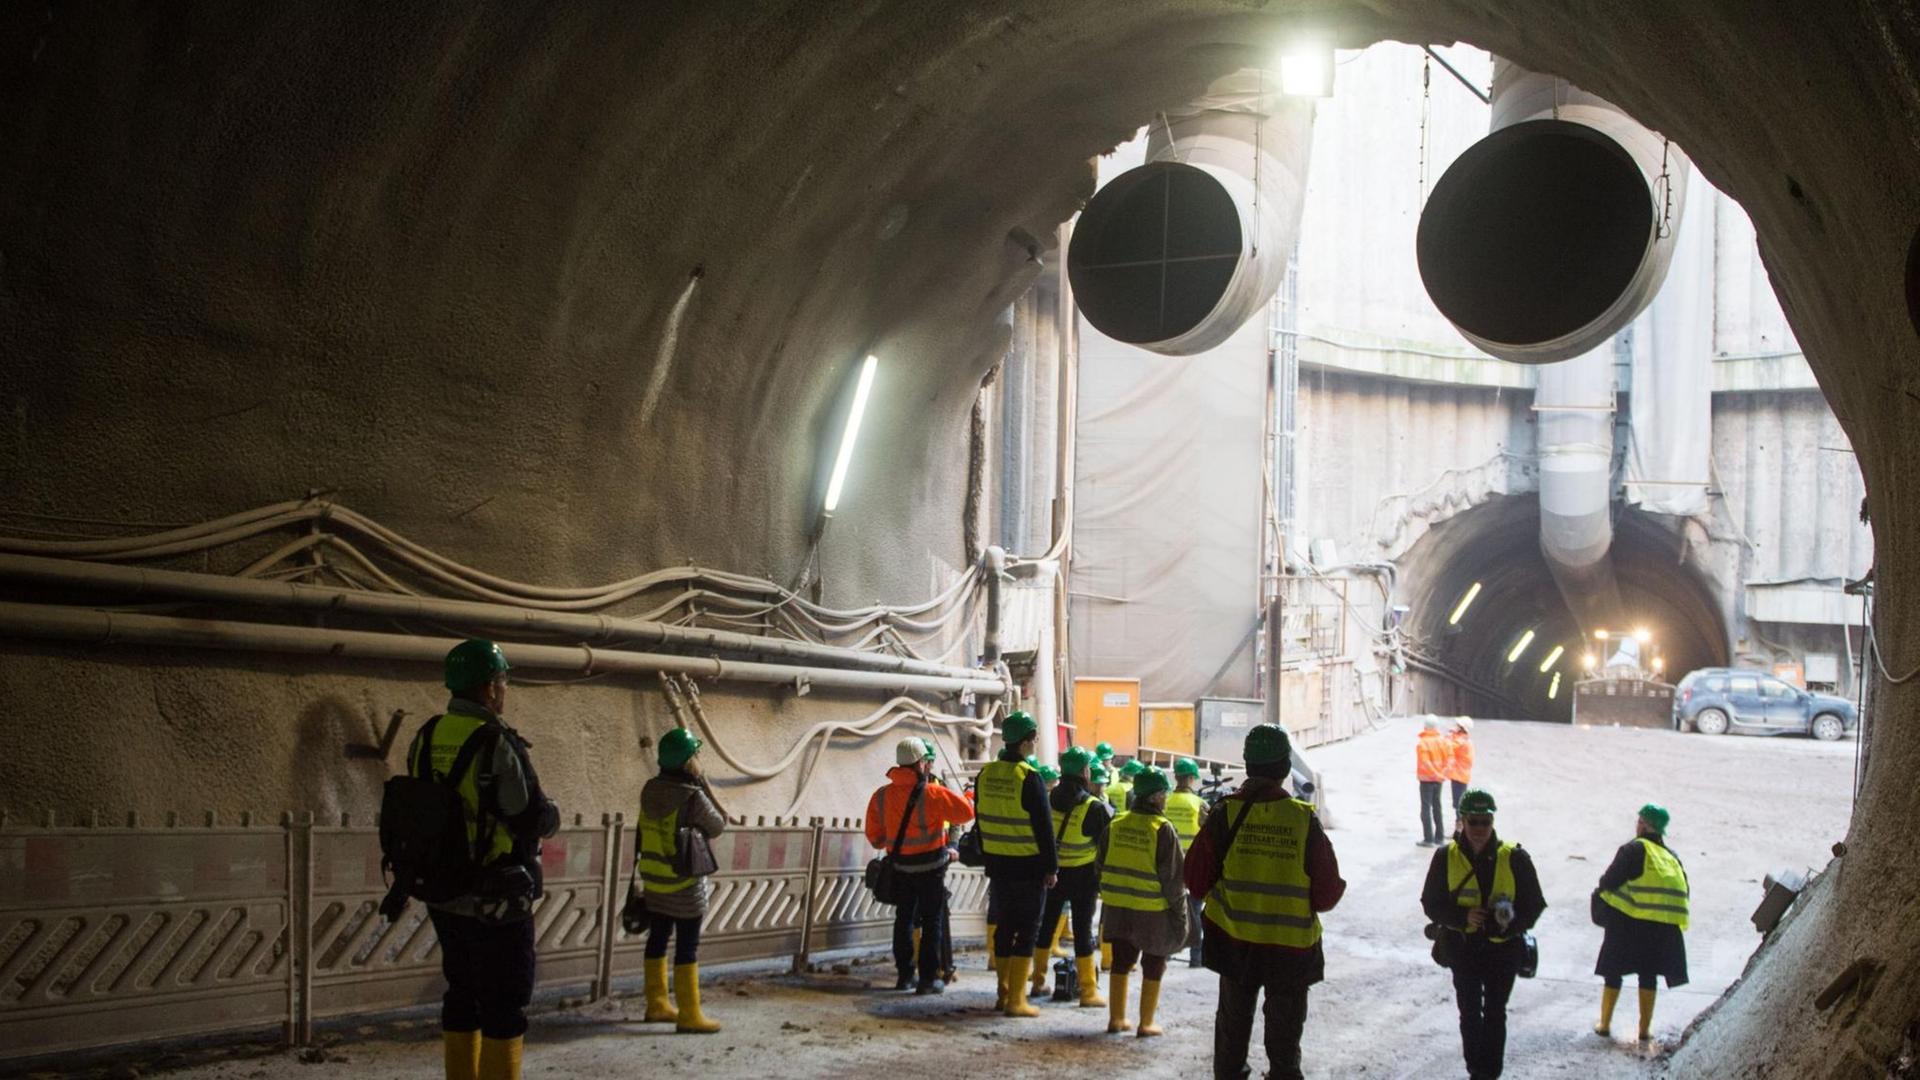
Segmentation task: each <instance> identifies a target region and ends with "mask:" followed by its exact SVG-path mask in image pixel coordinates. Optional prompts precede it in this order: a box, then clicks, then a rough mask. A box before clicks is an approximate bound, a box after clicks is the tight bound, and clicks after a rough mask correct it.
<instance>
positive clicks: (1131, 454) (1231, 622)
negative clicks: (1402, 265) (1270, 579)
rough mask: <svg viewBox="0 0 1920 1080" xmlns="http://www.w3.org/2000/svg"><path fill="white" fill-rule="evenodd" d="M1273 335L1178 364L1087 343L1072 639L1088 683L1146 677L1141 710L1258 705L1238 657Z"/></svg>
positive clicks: (1246, 654)
mask: <svg viewBox="0 0 1920 1080" xmlns="http://www.w3.org/2000/svg"><path fill="white" fill-rule="evenodd" d="M1266 369H1267V327H1266V320H1265V319H1254V320H1252V321H1251V322H1249V323H1248V324H1247V325H1246V326H1243V327H1241V328H1240V330H1239V331H1238V332H1237V333H1236V334H1234V336H1233V337H1232V338H1230V339H1228V341H1227V342H1226V344H1224V345H1222V346H1220V347H1219V348H1217V349H1213V350H1211V351H1209V352H1205V353H1201V354H1200V355H1197V356H1190V357H1182V358H1171V357H1165V356H1159V355H1156V354H1154V353H1150V352H1147V351H1145V350H1142V349H1136V348H1133V347H1131V346H1128V345H1122V344H1120V343H1119V342H1116V341H1113V340H1112V339H1110V338H1108V337H1106V336H1104V335H1102V334H1100V333H1099V332H1097V331H1095V330H1094V329H1093V328H1092V327H1085V328H1083V330H1082V333H1081V338H1080V400H1079V417H1080V420H1079V432H1078V443H1077V445H1076V449H1075V470H1074V473H1075V479H1074V522H1073V549H1074V554H1073V571H1072V582H1071V586H1070V588H1071V593H1070V596H1071V601H1072V603H1071V607H1070V626H1071V631H1070V636H1071V638H1072V654H1071V655H1072V656H1073V665H1074V671H1075V673H1076V674H1079V675H1107V676H1117V677H1137V678H1139V680H1140V691H1141V693H1142V694H1143V695H1144V696H1145V697H1146V699H1147V700H1161V701H1188V700H1192V699H1193V698H1195V697H1197V696H1199V694H1200V693H1201V691H1202V690H1204V689H1206V688H1207V686H1208V684H1209V682H1210V680H1211V679H1212V677H1213V675H1214V673H1215V672H1216V671H1218V670H1219V669H1220V667H1221V666H1222V665H1223V664H1225V663H1226V662H1227V661H1228V660H1229V659H1230V658H1233V659H1234V663H1233V665H1232V667H1231V668H1230V670H1229V671H1228V673H1227V675H1226V677H1225V678H1224V679H1222V680H1221V681H1220V682H1219V683H1218V684H1215V685H1214V686H1213V688H1212V690H1211V691H1210V692H1211V693H1212V694H1213V695H1214V696H1223V697H1255V696H1257V689H1256V686H1255V680H1254V672H1253V657H1252V650H1251V649H1248V650H1244V651H1242V652H1240V654H1239V656H1238V657H1235V656H1234V654H1235V651H1236V650H1237V649H1239V647H1240V646H1241V644H1242V643H1243V639H1244V638H1245V637H1246V633H1247V629H1248V627H1249V626H1251V625H1252V622H1253V619H1254V615H1255V611H1256V607H1257V602H1258V595H1259V593H1258V589H1259V559H1260V505H1261V497H1260V484H1261V477H1260V462H1261V454H1262V450H1261V441H1262V438H1263V435H1264V424H1263V423H1262V415H1261V414H1262V411H1263V409H1264V407H1265V401H1266Z"/></svg>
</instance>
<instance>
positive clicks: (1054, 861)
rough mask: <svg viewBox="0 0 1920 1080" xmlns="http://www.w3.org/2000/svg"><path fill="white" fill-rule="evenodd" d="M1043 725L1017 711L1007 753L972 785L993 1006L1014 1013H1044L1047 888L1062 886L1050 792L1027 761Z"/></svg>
mask: <svg viewBox="0 0 1920 1080" xmlns="http://www.w3.org/2000/svg"><path fill="white" fill-rule="evenodd" d="M1039 731H1040V728H1039V725H1037V724H1035V723H1034V721H1033V717H1031V716H1029V715H1027V714H1026V713H1024V712H1011V713H1008V714H1007V718H1006V720H1004V721H1002V722H1001V725H1000V739H1001V742H1002V743H1003V744H1004V749H1002V750H1001V751H1000V757H999V758H998V759H996V760H994V761H990V762H988V763H987V765H986V767H985V768H983V769H981V770H980V778H979V779H978V780H977V781H976V782H975V784H974V818H975V820H976V821H977V822H978V825H977V828H978V829H979V830H980V849H981V852H982V853H983V854H984V855H985V862H986V874H987V925H988V926H989V927H990V928H991V929H992V933H991V937H992V948H993V952H992V958H993V959H992V962H993V966H994V971H995V973H996V975H997V976H998V983H997V990H998V996H997V997H996V998H995V1000H994V1007H995V1008H998V1009H1000V1010H1001V1011H1003V1012H1004V1013H1006V1015H1008V1016H1015V1017H1033V1016H1039V1015H1040V1010H1039V1009H1036V1008H1034V1007H1033V1006H1032V1005H1031V1004H1029V1003H1028V1002H1027V979H1028V977H1029V976H1030V975H1031V974H1032V972H1033V952H1034V943H1035V942H1037V941H1038V940H1039V939H1040V914H1041V909H1042V908H1044V907H1045V906H1046V901H1047V890H1049V889H1051V888H1053V886H1054V885H1055V884H1056V883H1057V882H1058V880H1059V879H1058V869H1059V863H1058V856H1057V854H1056V851H1055V844H1054V840H1053V820H1052V815H1051V814H1050V813H1049V812H1048V809H1047V791H1046V787H1045V786H1044V785H1043V784H1042V782H1041V779H1040V773H1039V771H1038V770H1036V769H1034V768H1032V767H1030V766H1028V764H1027V763H1026V761H1025V760H1024V759H1025V758H1026V756H1027V755H1028V754H1031V753H1032V752H1033V747H1034V743H1035V741H1036V740H1037V739H1038V736H1039Z"/></svg>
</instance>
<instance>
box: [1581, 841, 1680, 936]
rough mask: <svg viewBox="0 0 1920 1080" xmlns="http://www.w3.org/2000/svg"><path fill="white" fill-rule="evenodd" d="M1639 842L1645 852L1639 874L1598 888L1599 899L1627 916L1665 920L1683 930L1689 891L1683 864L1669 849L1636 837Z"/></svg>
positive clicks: (1660, 921) (1658, 921) (1647, 919)
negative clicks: (1622, 882)
mask: <svg viewBox="0 0 1920 1080" xmlns="http://www.w3.org/2000/svg"><path fill="white" fill-rule="evenodd" d="M1639 844H1640V847H1641V848H1642V849H1643V850H1644V851H1645V852H1646V856H1647V862H1646V866H1645V868H1643V869H1642V870H1641V871H1640V876H1639V877H1637V878H1634V879H1633V880H1632V881H1629V882H1626V883H1625V884H1623V885H1621V886H1620V887H1619V888H1617V889H1608V890H1606V891H1605V892H1602V893H1601V894H1600V899H1602V900H1605V901H1606V902H1607V903H1608V904H1611V905H1612V906H1613V907H1614V908H1616V909H1617V910H1619V911H1620V912H1622V913H1624V914H1625V915H1627V916H1628V917H1630V918H1635V919H1643V920H1645V921H1647V922H1656V923H1667V924H1669V925H1672V926H1677V927H1679V928H1680V929H1682V930H1685V929H1686V928H1687V900H1688V898H1689V896H1690V894H1691V890H1690V889H1689V887H1688V885H1687V871H1686V868H1685V867H1683V866H1681V865H1680V860H1679V859H1676V858H1674V857H1673V852H1671V851H1668V850H1667V849H1666V848H1664V847H1661V846H1660V845H1659V844H1656V843H1654V842H1653V841H1651V840H1648V839H1647V838H1646V837H1640V838H1639Z"/></svg>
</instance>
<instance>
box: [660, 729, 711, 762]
mask: <svg viewBox="0 0 1920 1080" xmlns="http://www.w3.org/2000/svg"><path fill="white" fill-rule="evenodd" d="M704 745H705V744H704V743H702V742H701V741H700V737H699V736H698V735H695V734H694V733H693V732H691V731H688V730H687V729H686V728H683V727H677V728H674V729H673V730H672V731H669V732H667V733H666V734H665V735H662V736H660V767H661V768H663V769H677V768H679V767H680V766H682V765H685V764H686V763H687V762H688V760H690V759H691V758H692V757H693V755H695V754H697V753H699V752H700V747H702V746H704Z"/></svg>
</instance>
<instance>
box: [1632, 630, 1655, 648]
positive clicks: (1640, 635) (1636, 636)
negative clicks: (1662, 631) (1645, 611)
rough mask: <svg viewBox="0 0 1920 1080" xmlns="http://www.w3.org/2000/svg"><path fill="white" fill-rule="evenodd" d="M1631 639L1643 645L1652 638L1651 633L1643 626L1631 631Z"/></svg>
mask: <svg viewBox="0 0 1920 1080" xmlns="http://www.w3.org/2000/svg"><path fill="white" fill-rule="evenodd" d="M1633 640H1635V641H1637V642H1639V643H1640V644H1642V645H1645V644H1646V643H1647V642H1649V641H1652V640H1653V635H1652V634H1651V633H1649V632H1648V631H1647V628H1646V627H1644V626H1643V627H1641V628H1640V629H1638V630H1635V631H1634V632H1633Z"/></svg>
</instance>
